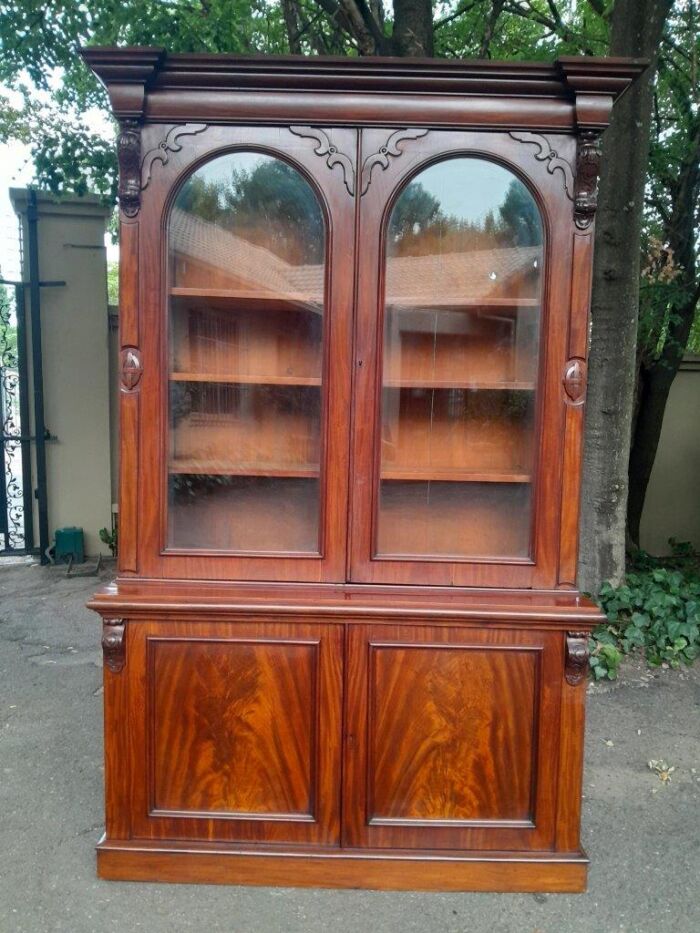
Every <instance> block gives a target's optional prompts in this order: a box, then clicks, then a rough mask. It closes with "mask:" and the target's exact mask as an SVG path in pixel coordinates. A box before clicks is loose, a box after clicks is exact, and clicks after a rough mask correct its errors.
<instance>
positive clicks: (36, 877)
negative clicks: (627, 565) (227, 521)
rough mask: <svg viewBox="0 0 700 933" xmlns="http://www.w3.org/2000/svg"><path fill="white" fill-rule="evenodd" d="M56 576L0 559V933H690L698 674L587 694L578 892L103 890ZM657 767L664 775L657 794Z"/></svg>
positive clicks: (85, 699)
mask: <svg viewBox="0 0 700 933" xmlns="http://www.w3.org/2000/svg"><path fill="white" fill-rule="evenodd" d="M63 573H64V572H63V571H62V570H58V569H53V568H41V567H38V566H35V565H26V564H17V563H14V564H7V563H6V562H0V933H59V931H66V933H93V931H94V933H102V931H111V930H115V931H116V930H118V931H120V933H131V931H135V930H144V931H147V933H161V931H163V933H166V931H167V933H179V931H187V930H192V931H197V933H199V931H201V933H214V931H226V933H234V931H235V933H277V931H284V933H321V931H323V933H326V931H330V933H358V931H359V933H385V931H392V933H393V931H396V933H413V931H415V933H431V931H436V933H437V931H440V933H482V931H483V933H579V931H590V933H620V931H625V933H658V931H666V930H668V931H674V933H699V931H700V885H699V881H700V724H699V721H700V664H698V665H696V667H695V669H693V670H692V671H690V672H676V671H659V672H658V673H657V674H655V675H649V674H647V672H645V671H644V669H643V668H642V667H641V666H639V665H630V666H628V668H627V669H626V672H625V678H624V680H623V682H622V684H621V685H619V686H617V687H614V688H613V689H606V690H603V691H601V690H599V689H598V688H596V689H595V691H594V692H593V694H592V696H591V697H590V702H589V718H588V737H587V755H586V775H585V806H584V824H583V840H584V845H585V847H586V849H587V850H588V853H589V855H590V857H591V861H592V866H591V873H590V884H589V890H588V893H587V894H584V895H546V896H545V895H531V894H529V895H527V894H526V895H523V894H518V895H514V894H499V895H492V894H423V893H415V894H411V893H408V894H406V893H378V892H366V891H325V890H324V891H320V890H318V891H315V890H303V889H302V890H294V889H284V890H283V889H271V888H236V887H197V886H193V885H146V884H117V883H114V882H102V881H98V880H97V879H96V878H95V871H94V855H93V846H94V844H95V843H96V842H97V840H98V838H99V836H100V834H101V831H102V828H101V821H102V737H101V715H102V689H101V653H100V651H99V650H98V645H99V627H98V624H97V617H96V616H93V614H92V613H90V612H88V611H87V610H86V609H84V608H83V604H84V602H85V600H86V599H87V598H88V597H89V596H90V594H91V592H92V591H93V590H94V588H95V586H96V583H97V581H96V580H95V579H94V578H82V579H81V578H76V579H66V578H65V576H64V575H63ZM106 578H107V575H106V576H105V579H106ZM652 758H655V759H661V758H664V759H666V760H667V761H668V762H669V763H670V764H673V765H674V766H675V768H676V770H675V772H674V773H673V775H672V781H671V783H670V784H668V785H664V784H662V783H661V781H660V780H659V778H658V777H657V776H656V775H655V774H653V773H652V772H651V771H650V770H649V769H648V767H647V761H648V760H649V759H652ZM693 769H696V771H695V770H693Z"/></svg>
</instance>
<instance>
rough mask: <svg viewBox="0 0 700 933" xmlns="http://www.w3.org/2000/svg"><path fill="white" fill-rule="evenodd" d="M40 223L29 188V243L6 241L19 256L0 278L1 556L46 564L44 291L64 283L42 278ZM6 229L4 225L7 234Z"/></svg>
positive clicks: (7, 251) (8, 251) (6, 249)
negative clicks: (36, 558)
mask: <svg viewBox="0 0 700 933" xmlns="http://www.w3.org/2000/svg"><path fill="white" fill-rule="evenodd" d="M37 224H38V216H37V206H36V193H35V192H34V191H31V190H30V192H29V198H28V202H27V216H26V225H25V237H26V242H25V237H22V238H21V237H20V235H19V225H15V227H14V228H15V230H16V241H15V242H14V243H13V242H11V241H10V240H8V239H6V240H5V242H4V243H3V247H4V249H3V253H4V255H5V256H6V257H7V255H8V254H9V255H10V256H11V255H12V254H13V253H16V257H17V258H16V262H14V263H13V262H12V261H10V265H12V266H13V267H14V268H12V269H11V270H8V271H9V273H10V274H5V275H4V276H3V277H0V429H2V447H1V448H0V450H1V451H2V458H1V459H0V467H1V468H2V477H0V556H2V555H8V554H39V555H40V556H41V561H42V563H45V562H46V560H47V558H46V549H47V548H48V546H49V529H48V503H47V495H46V450H45V444H46V441H47V440H48V439H49V438H50V435H49V434H48V431H47V429H46V425H45V423H44V388H43V370H42V358H41V289H42V288H43V287H45V286H51V285H53V286H56V285H64V284H65V283H64V282H42V281H41V280H40V278H39V240H38V235H37ZM10 229H12V228H11V226H10V225H9V224H8V225H7V226H6V230H10ZM13 246H14V247H15V249H13ZM0 272H3V273H5V270H4V269H3V270H0ZM30 358H31V366H30V364H29V361H30ZM35 528H36V531H35ZM37 532H38V535H37ZM37 537H38V540H37Z"/></svg>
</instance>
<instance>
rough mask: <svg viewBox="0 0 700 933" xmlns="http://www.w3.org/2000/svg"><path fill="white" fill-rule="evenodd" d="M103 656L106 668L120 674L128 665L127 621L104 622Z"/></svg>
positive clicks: (111, 620)
mask: <svg viewBox="0 0 700 933" xmlns="http://www.w3.org/2000/svg"><path fill="white" fill-rule="evenodd" d="M102 654H103V656H104V663H105V665H106V667H107V668H108V669H109V670H110V671H112V673H113V674H118V673H119V672H120V671H122V670H123V669H124V665H125V664H126V620H125V619H103V620H102Z"/></svg>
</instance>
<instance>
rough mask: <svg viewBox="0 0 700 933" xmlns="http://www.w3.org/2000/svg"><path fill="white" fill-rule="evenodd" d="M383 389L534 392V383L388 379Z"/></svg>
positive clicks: (407, 378) (408, 378)
mask: <svg viewBox="0 0 700 933" xmlns="http://www.w3.org/2000/svg"><path fill="white" fill-rule="evenodd" d="M383 388H385V389H478V390H479V391H481V390H484V391H498V392H500V391H508V392H534V391H535V388H536V387H535V383H534V382H509V381H507V380H501V381H497V382H483V381H479V382H467V381H463V380H460V379H411V378H410V377H406V378H401V379H389V380H387V381H386V382H384V383H383Z"/></svg>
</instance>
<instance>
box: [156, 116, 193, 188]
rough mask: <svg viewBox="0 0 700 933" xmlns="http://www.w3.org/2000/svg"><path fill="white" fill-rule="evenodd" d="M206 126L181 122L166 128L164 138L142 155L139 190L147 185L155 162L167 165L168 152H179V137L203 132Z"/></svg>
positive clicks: (180, 147) (180, 145)
mask: <svg viewBox="0 0 700 933" xmlns="http://www.w3.org/2000/svg"><path fill="white" fill-rule="evenodd" d="M206 128H207V124H206V123H183V124H182V125H181V126H174V127H172V129H170V130H168V133H167V135H166V137H165V139H162V140H161V141H160V142H159V143H158V145H157V146H155V147H154V148H153V149H149V150H148V152H147V153H146V155H145V156H144V157H143V163H142V164H141V190H142V191H143V189H144V188H147V187H148V183H149V181H150V180H151V172H152V171H153V164H154V163H155V162H160V163H161V164H162V165H167V164H168V162H169V160H170V153H171V152H180V150H181V149H182V144H181V143H180V139H181V138H182V137H183V136H195V135H196V134H197V133H203V132H204V130H206Z"/></svg>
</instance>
